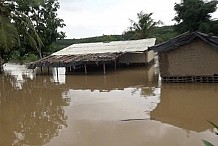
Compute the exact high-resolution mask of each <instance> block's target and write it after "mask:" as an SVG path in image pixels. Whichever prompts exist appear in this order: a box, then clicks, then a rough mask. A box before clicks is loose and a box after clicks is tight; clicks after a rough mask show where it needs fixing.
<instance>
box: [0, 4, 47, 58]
mask: <svg viewBox="0 0 218 146" xmlns="http://www.w3.org/2000/svg"><path fill="white" fill-rule="evenodd" d="M26 2H27V4H29V5H30V4H33V3H34V2H40V0H32V1H26ZM18 7H19V5H18V3H17V1H15V0H4V1H0V14H1V15H0V26H1V27H0V29H1V30H0V35H1V36H0V42H1V45H0V56H1V57H2V58H3V59H4V60H7V59H8V57H6V56H7V54H8V52H9V51H11V50H12V49H14V48H15V47H16V48H17V47H18V46H20V42H21V43H26V44H27V45H28V46H30V47H31V48H33V49H35V50H37V51H38V53H39V55H40V54H41V47H42V46H43V44H42V42H41V39H40V38H39V36H38V34H37V33H36V31H35V28H34V26H33V24H32V21H31V20H30V19H29V17H28V16H27V15H26V14H24V13H22V12H21V11H19V10H18Z"/></svg>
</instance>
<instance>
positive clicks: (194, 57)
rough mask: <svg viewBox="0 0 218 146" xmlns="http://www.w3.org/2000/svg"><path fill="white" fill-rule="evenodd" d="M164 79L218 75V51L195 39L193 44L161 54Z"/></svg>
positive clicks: (160, 61) (161, 68)
mask: <svg viewBox="0 0 218 146" xmlns="http://www.w3.org/2000/svg"><path fill="white" fill-rule="evenodd" d="M159 63H160V73H161V76H162V77H170V76H204V75H207V76H212V75H214V74H218V50H216V49H215V48H213V47H212V46H210V45H208V44H207V43H205V42H203V41H202V40H200V39H195V40H194V41H193V42H192V43H191V44H188V45H184V46H180V47H179V48H177V49H175V50H172V51H169V52H167V53H161V54H159Z"/></svg>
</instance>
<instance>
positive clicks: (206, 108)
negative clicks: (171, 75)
mask: <svg viewBox="0 0 218 146" xmlns="http://www.w3.org/2000/svg"><path fill="white" fill-rule="evenodd" d="M160 100H161V102H160V103H159V104H158V106H157V108H156V109H155V110H154V111H152V112H151V118H152V119H155V120H157V121H161V122H164V123H168V124H171V125H174V126H176V127H180V128H183V129H186V130H191V131H196V132H202V131H205V130H207V129H212V125H210V124H209V123H208V122H207V121H213V122H214V123H218V116H217V115H218V108H217V103H218V85H217V84H162V87H161V94H160Z"/></svg>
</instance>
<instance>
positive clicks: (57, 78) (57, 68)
mask: <svg viewBox="0 0 218 146" xmlns="http://www.w3.org/2000/svg"><path fill="white" fill-rule="evenodd" d="M56 73H57V82H59V79H58V67H56Z"/></svg>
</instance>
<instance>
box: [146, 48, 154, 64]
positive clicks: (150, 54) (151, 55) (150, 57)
mask: <svg viewBox="0 0 218 146" xmlns="http://www.w3.org/2000/svg"><path fill="white" fill-rule="evenodd" d="M153 60H154V51H153V50H150V51H148V52H147V62H151V61H153Z"/></svg>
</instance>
